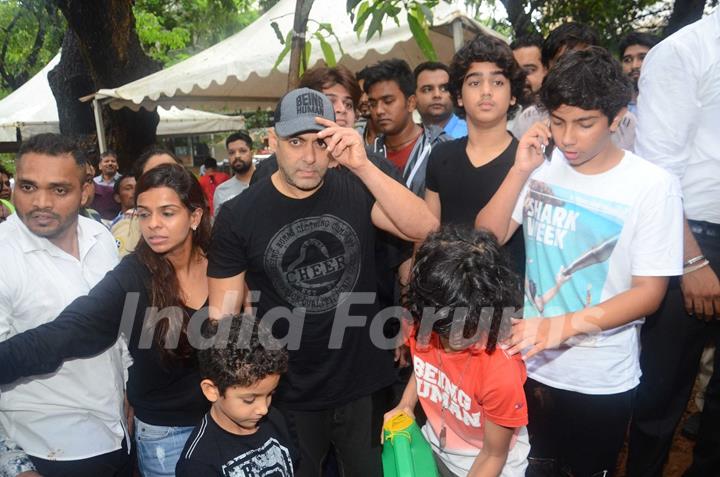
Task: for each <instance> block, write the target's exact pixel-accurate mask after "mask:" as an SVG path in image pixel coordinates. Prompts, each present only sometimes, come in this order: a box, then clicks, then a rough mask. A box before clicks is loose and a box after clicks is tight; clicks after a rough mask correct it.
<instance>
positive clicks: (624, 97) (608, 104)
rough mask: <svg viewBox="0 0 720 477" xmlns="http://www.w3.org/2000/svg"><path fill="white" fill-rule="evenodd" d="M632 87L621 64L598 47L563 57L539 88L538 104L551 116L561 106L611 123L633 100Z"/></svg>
mask: <svg viewBox="0 0 720 477" xmlns="http://www.w3.org/2000/svg"><path fill="white" fill-rule="evenodd" d="M632 88H633V87H632V84H631V83H630V79H629V78H628V77H627V76H626V75H625V74H623V71H622V67H621V66H620V62H618V60H616V59H615V58H613V57H612V55H610V53H609V52H608V51H607V50H606V49H605V48H601V47H599V46H593V47H590V48H588V49H586V50H578V51H573V52H570V53H568V54H565V55H563V56H562V58H561V59H560V61H558V63H557V64H556V65H555V66H553V67H552V68H551V69H550V72H549V73H548V75H547V76H546V77H545V81H544V82H543V85H542V88H540V102H541V103H542V105H543V107H544V108H545V109H546V110H547V111H548V112H550V113H552V112H553V111H555V110H556V109H558V108H559V107H560V106H562V105H566V106H575V107H578V108H581V109H585V110H588V111H590V110H599V111H602V113H603V114H604V115H605V116H607V118H608V122H609V123H610V122H612V121H613V119H614V118H615V116H617V114H618V113H619V112H620V110H621V109H622V108H624V107H625V106H627V104H628V102H630V99H631V98H632Z"/></svg>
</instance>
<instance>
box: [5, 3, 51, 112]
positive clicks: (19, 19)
mask: <svg viewBox="0 0 720 477" xmlns="http://www.w3.org/2000/svg"><path fill="white" fill-rule="evenodd" d="M64 30H65V20H64V19H63V17H62V15H61V14H60V13H59V11H58V10H57V8H55V6H54V5H53V4H52V2H50V1H49V0H3V1H0V98H2V97H5V96H6V95H7V94H9V93H10V92H11V91H13V90H15V89H17V88H19V87H20V86H21V85H22V84H23V83H25V82H26V81H27V80H29V79H30V78H31V77H32V76H33V75H34V74H35V73H37V72H38V71H39V70H40V69H42V68H43V66H45V65H46V64H47V63H48V62H49V61H50V60H51V59H52V57H53V56H55V55H56V54H57V52H58V50H59V48H60V44H61V43H62V39H63V32H64Z"/></svg>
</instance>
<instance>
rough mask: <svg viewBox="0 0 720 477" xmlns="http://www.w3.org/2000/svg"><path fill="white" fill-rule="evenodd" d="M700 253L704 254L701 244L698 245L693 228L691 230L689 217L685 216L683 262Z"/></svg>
mask: <svg viewBox="0 0 720 477" xmlns="http://www.w3.org/2000/svg"><path fill="white" fill-rule="evenodd" d="M699 255H702V250H700V245H698V243H697V240H695V236H694V235H693V233H692V230H690V225H689V224H688V221H687V217H683V257H684V258H683V262H687V261H688V260H690V259H691V258H695V257H697V256H699Z"/></svg>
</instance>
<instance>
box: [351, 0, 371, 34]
mask: <svg viewBox="0 0 720 477" xmlns="http://www.w3.org/2000/svg"><path fill="white" fill-rule="evenodd" d="M371 13H372V9H371V8H370V5H368V3H367V2H363V3H362V4H361V5H360V8H359V9H358V16H357V21H356V22H355V28H354V30H355V31H356V32H357V34H358V38H360V34H361V33H362V31H363V28H365V22H366V21H367V19H368V16H370V14H371Z"/></svg>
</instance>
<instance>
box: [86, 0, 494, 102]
mask: <svg viewBox="0 0 720 477" xmlns="http://www.w3.org/2000/svg"><path fill="white" fill-rule="evenodd" d="M295 3H296V1H295V0H280V2H278V3H277V4H276V5H275V6H274V7H273V8H271V9H270V10H269V11H267V12H266V13H265V14H264V15H263V16H261V17H260V18H258V19H257V20H256V21H255V22H254V23H252V24H251V25H249V26H248V27H246V28H245V29H243V30H242V31H240V32H239V33H236V34H235V35H233V36H231V37H229V38H227V39H225V40H223V41H222V42H220V43H218V44H216V45H214V46H212V47H210V48H208V49H206V50H204V51H202V52H200V53H198V54H196V55H195V56H192V57H190V58H188V59H186V60H185V61H182V62H180V63H178V64H176V65H173V66H171V67H169V68H167V69H164V70H162V71H158V72H157V73H154V74H152V75H149V76H147V77H145V78H141V79H139V80H136V81H133V82H132V83H128V84H126V85H123V86H120V87H119V88H115V89H102V90H100V91H98V92H97V94H96V98H98V99H105V100H108V102H109V103H110V106H111V107H112V108H115V109H120V108H123V107H127V108H131V109H134V110H137V109H139V108H140V107H143V108H146V109H152V108H154V107H156V106H158V105H161V106H166V107H167V106H169V105H173V106H180V107H197V108H202V109H212V110H223V109H228V108H234V109H237V108H256V107H272V106H275V104H276V103H277V100H278V98H279V97H280V96H281V95H282V93H283V92H284V91H285V90H286V87H287V72H288V69H289V61H290V55H287V56H286V57H285V59H284V60H283V61H282V63H281V64H280V65H279V66H278V68H277V69H275V70H273V65H274V64H275V61H276V60H277V58H278V56H279V55H280V52H281V51H282V49H283V45H281V44H280V41H279V40H278V38H277V36H276V35H275V32H274V31H273V29H272V27H271V26H270V23H271V22H273V21H274V22H276V23H277V24H278V26H279V27H280V31H281V32H283V34H287V32H289V31H290V30H291V29H292V24H293V14H294V10H295ZM433 14H434V19H433V25H434V26H433V27H432V28H431V30H430V40H431V42H432V43H433V45H434V47H435V50H436V52H437V53H438V57H439V58H440V60H442V61H446V62H449V61H450V58H451V57H452V55H453V53H454V51H455V48H454V45H453V35H452V24H453V23H454V22H455V21H456V20H457V21H458V22H461V24H462V26H463V30H464V39H469V38H472V37H473V36H474V35H475V34H476V33H478V32H480V31H484V32H486V33H489V34H492V35H495V36H498V37H501V36H500V35H499V34H498V33H496V32H494V31H492V30H490V29H488V28H486V27H484V26H483V25H481V24H480V23H478V22H477V21H475V20H474V19H472V18H470V17H469V16H468V14H467V11H466V8H465V7H464V2H463V1H462V0H454V1H453V2H451V3H447V2H440V4H439V5H438V6H437V7H436V8H435V9H434V11H433ZM402 16H403V14H401V17H402ZM310 20H311V21H310V22H309V24H308V34H311V33H312V32H313V31H315V27H314V26H313V25H315V24H316V23H315V22H318V23H329V24H330V25H332V28H333V32H334V33H335V34H336V35H337V36H338V37H339V38H340V44H341V45H342V48H343V51H344V55H341V54H340V51H339V49H338V47H337V44H336V42H335V41H334V40H332V39H329V40H328V42H329V43H330V45H331V46H332V48H333V50H334V52H335V57H336V58H337V60H338V62H339V63H340V64H342V65H344V66H347V67H348V68H349V69H350V70H351V71H357V70H359V69H361V68H362V67H364V66H366V65H369V64H372V63H375V62H377V61H379V60H381V59H385V58H391V57H397V58H403V59H405V60H406V61H407V62H408V63H409V64H410V65H417V64H419V63H421V62H423V61H425V57H424V56H423V54H422V52H421V50H420V48H419V47H418V46H417V44H416V42H415V40H414V38H413V36H412V33H411V31H410V28H409V27H408V25H407V23H406V21H405V20H404V18H403V20H402V21H401V22H400V26H397V25H396V24H395V23H394V22H393V21H392V20H388V19H386V22H385V23H384V26H383V33H382V35H381V36H379V35H377V34H376V35H375V36H374V37H373V38H372V39H371V40H370V41H369V42H365V40H364V35H363V37H362V38H361V39H360V40H358V38H357V34H356V33H355V32H353V24H352V22H351V21H350V17H349V15H348V14H347V12H346V11H345V2H340V1H338V0H315V2H314V3H313V6H312V10H311V12H310ZM322 58H323V56H322V52H321V51H320V48H319V47H318V46H317V41H316V42H315V44H314V47H313V49H312V53H311V55H310V61H309V65H310V66H314V65H316V64H317V63H318V62H320V61H321V60H322Z"/></svg>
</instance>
